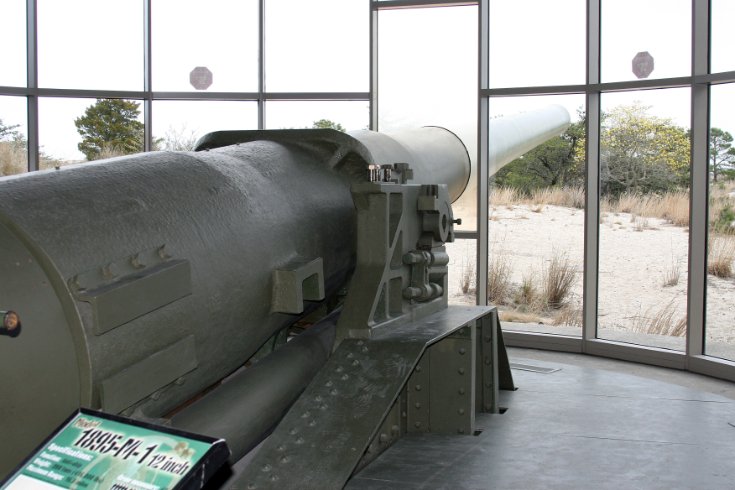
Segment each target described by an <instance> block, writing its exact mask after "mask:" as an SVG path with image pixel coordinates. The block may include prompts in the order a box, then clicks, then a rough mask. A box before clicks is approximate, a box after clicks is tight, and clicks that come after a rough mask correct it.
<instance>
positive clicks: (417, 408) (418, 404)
mask: <svg viewBox="0 0 735 490" xmlns="http://www.w3.org/2000/svg"><path fill="white" fill-rule="evenodd" d="M414 406H415V407H416V410H419V409H420V408H421V404H420V403H419V402H416V405H414Z"/></svg>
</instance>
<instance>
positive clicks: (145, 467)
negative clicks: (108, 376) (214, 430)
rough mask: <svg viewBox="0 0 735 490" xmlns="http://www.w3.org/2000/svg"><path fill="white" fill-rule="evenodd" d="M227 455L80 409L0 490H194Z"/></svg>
mask: <svg viewBox="0 0 735 490" xmlns="http://www.w3.org/2000/svg"><path fill="white" fill-rule="evenodd" d="M229 455H230V450H229V448H228V447H227V444H226V443H225V441H224V440H222V439H214V438H211V437H205V436H200V435H196V434H191V433H186V432H182V431H179V430H176V429H171V428H169V427H161V426H156V425H153V424H148V423H145V422H140V421H136V420H132V419H128V418H125V417H120V416H116V415H109V414H106V413H102V412H96V411H92V410H87V409H80V410H78V411H77V412H75V413H74V414H72V416H71V417H69V418H68V419H67V420H66V422H64V423H63V424H62V425H61V426H60V427H59V428H58V429H57V430H56V431H55V432H54V433H53V434H52V435H51V436H50V437H49V438H48V439H47V440H46V441H44V442H43V443H42V444H41V446H39V448H38V449H37V450H36V451H35V452H34V453H32V454H31V455H30V456H29V457H28V458H27V459H26V460H25V461H23V463H21V464H20V466H18V468H17V469H16V471H15V472H14V473H11V474H10V476H8V477H7V478H6V479H5V480H4V481H2V482H0V490H58V489H74V490H174V489H176V490H180V489H186V490H189V489H199V488H202V486H203V485H204V483H206V481H207V480H208V479H209V478H210V477H211V476H212V475H213V474H214V473H215V472H216V471H217V470H218V469H219V468H220V467H221V466H222V465H223V464H224V463H225V461H227V458H228V457H229Z"/></svg>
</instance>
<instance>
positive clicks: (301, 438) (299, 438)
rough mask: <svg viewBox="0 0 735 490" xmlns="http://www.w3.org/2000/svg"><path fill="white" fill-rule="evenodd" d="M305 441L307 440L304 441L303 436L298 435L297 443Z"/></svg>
mask: <svg viewBox="0 0 735 490" xmlns="http://www.w3.org/2000/svg"><path fill="white" fill-rule="evenodd" d="M304 442H306V441H304V438H303V437H298V438H297V439H296V444H303V443H304Z"/></svg>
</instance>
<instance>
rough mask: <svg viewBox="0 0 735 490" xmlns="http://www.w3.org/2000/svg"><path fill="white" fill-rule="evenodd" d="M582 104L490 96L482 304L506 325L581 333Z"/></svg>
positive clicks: (574, 98) (576, 98)
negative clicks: (485, 292)
mask: <svg viewBox="0 0 735 490" xmlns="http://www.w3.org/2000/svg"><path fill="white" fill-rule="evenodd" d="M584 103H585V100H584V96H583V95H565V96H537V97H508V98H492V99H490V116H491V119H490V174H491V177H490V190H489V196H490V202H489V206H490V209H489V216H490V221H489V223H488V235H489V244H488V247H489V257H488V302H489V303H490V304H492V305H496V306H498V308H499V311H500V319H501V320H502V321H503V325H504V326H505V328H506V329H511V330H523V331H533V332H543V333H551V334H561V335H574V336H579V335H581V326H582V273H583V270H584V196H585V191H584V178H585V155H584V145H585V128H584V113H583V111H582V110H583V107H584Z"/></svg>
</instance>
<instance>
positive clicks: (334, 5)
mask: <svg viewBox="0 0 735 490" xmlns="http://www.w3.org/2000/svg"><path fill="white" fill-rule="evenodd" d="M369 20H370V17H369V11H368V3H367V2H365V1H364V0H311V1H308V2H305V1H303V0H266V2H265V39H266V40H265V50H266V51H265V60H266V67H265V76H266V88H267V90H268V91H269V92H367V91H368V89H369V84H370V80H369V67H370V60H369V46H370V45H369V39H370V38H369V34H370V28H369Z"/></svg>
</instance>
